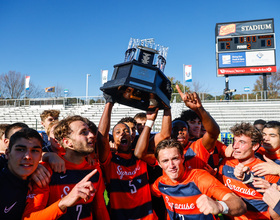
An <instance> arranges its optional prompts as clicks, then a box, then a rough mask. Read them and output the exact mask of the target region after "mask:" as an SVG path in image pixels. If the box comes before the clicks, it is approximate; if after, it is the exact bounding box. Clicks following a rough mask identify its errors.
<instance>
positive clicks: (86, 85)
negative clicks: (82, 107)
mask: <svg viewBox="0 0 280 220" xmlns="http://www.w3.org/2000/svg"><path fill="white" fill-rule="evenodd" d="M89 76H90V74H87V82H86V105H88V77H89Z"/></svg>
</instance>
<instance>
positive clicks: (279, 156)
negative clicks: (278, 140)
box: [256, 147, 280, 165]
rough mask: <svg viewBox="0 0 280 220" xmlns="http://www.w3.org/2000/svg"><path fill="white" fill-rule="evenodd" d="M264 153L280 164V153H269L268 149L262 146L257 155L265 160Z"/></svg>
mask: <svg viewBox="0 0 280 220" xmlns="http://www.w3.org/2000/svg"><path fill="white" fill-rule="evenodd" d="M263 155H265V156H266V157H267V158H269V159H270V160H273V161H274V162H275V163H277V164H278V165H280V154H269V153H267V152H266V150H265V149H264V148H263V147H260V148H259V149H258V150H257V152H256V156H257V157H258V158H260V159H261V160H263V161H265V160H264V159H263ZM265 162H266V161H265Z"/></svg>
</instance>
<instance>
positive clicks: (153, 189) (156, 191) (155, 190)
mask: <svg viewBox="0 0 280 220" xmlns="http://www.w3.org/2000/svg"><path fill="white" fill-rule="evenodd" d="M158 183H159V178H158V179H157V180H156V181H155V182H154V183H153V184H152V185H151V192H152V194H153V195H154V196H157V197H161V192H160V191H159V189H158Z"/></svg>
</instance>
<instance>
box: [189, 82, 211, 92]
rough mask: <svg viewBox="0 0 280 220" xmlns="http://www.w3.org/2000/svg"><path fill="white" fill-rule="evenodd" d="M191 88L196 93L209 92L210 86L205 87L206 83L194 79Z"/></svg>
mask: <svg viewBox="0 0 280 220" xmlns="http://www.w3.org/2000/svg"><path fill="white" fill-rule="evenodd" d="M191 90H192V91H193V92H196V93H207V92H208V88H204V85H203V84H201V83H199V82H198V81H193V83H192V86H191Z"/></svg>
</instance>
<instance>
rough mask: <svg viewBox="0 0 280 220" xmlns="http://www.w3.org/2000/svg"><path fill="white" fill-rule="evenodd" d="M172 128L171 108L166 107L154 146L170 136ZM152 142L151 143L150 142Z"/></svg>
mask: <svg viewBox="0 0 280 220" xmlns="http://www.w3.org/2000/svg"><path fill="white" fill-rule="evenodd" d="M171 130H172V119H171V109H170V108H168V109H164V112H163V117H162V123H161V130H160V132H159V133H157V134H156V135H155V137H154V143H153V144H154V147H155V146H157V145H158V143H159V142H161V141H162V140H165V139H167V138H170V136H171ZM150 144H151V143H150Z"/></svg>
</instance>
